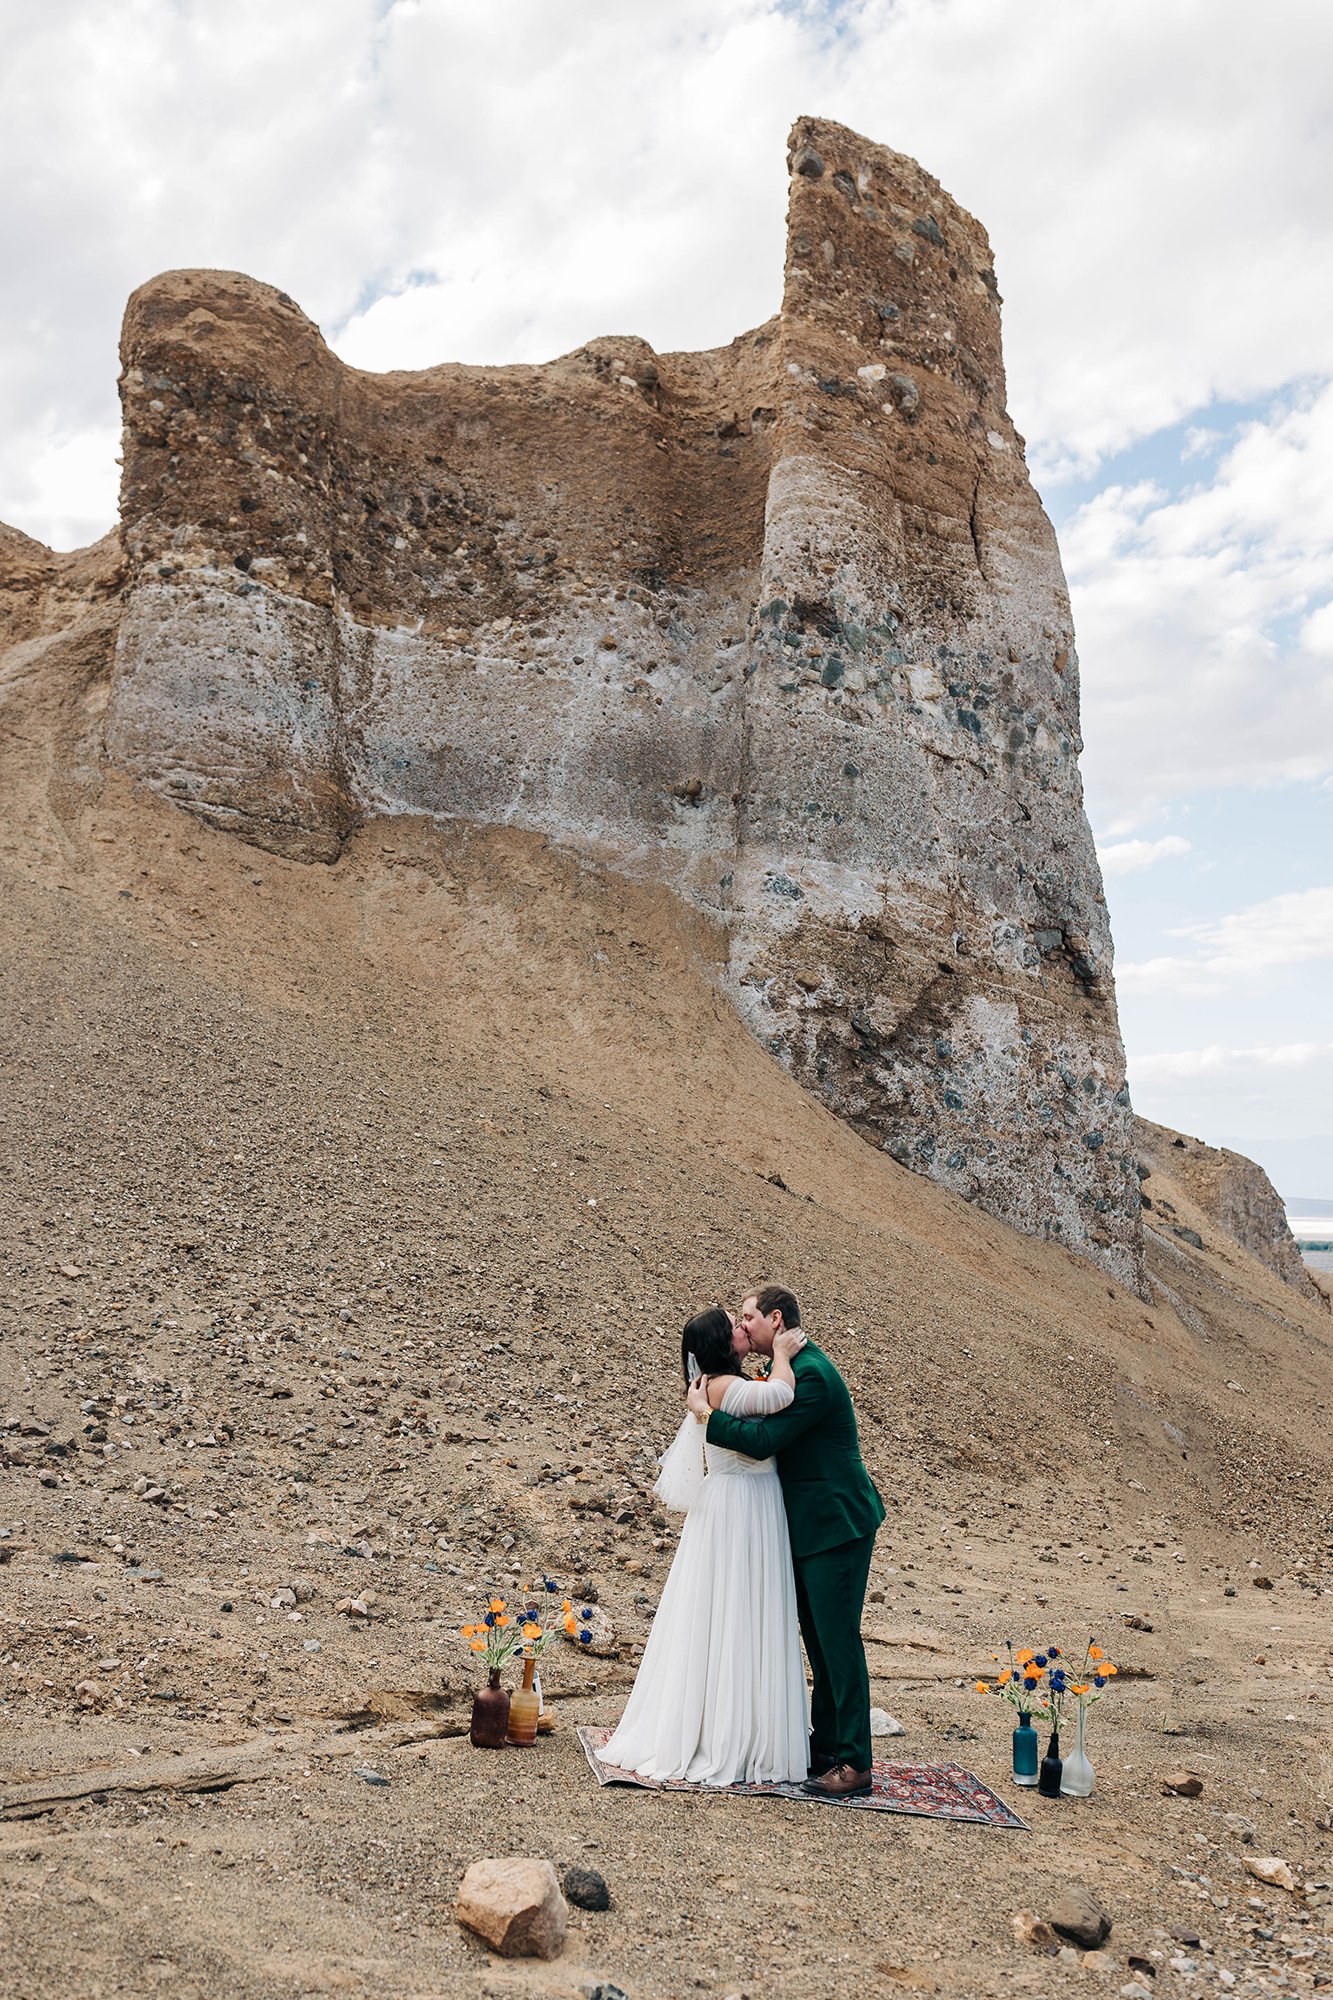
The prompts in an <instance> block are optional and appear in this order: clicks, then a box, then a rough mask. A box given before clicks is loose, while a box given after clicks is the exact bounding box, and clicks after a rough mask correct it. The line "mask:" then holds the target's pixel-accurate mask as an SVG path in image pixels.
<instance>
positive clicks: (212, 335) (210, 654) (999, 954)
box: [107, 119, 1140, 1284]
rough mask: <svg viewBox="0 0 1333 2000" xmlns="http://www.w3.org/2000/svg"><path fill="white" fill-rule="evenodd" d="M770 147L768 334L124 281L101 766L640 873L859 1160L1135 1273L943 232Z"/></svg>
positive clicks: (1074, 912)
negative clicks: (828, 1112) (117, 603)
mask: <svg viewBox="0 0 1333 2000" xmlns="http://www.w3.org/2000/svg"><path fill="white" fill-rule="evenodd" d="M789 164H790V168H791V197H790V221H789V235H788V253H787V269H786V281H785V289H784V298H783V305H782V311H781V313H780V314H779V316H778V317H777V318H776V319H775V320H773V321H770V322H769V323H768V325H766V326H764V327H761V328H759V329H757V330H756V331H755V332H753V333H749V334H744V335H741V336H740V337H738V338H737V339H736V340H734V341H733V342H732V343H731V344H730V346H728V347H726V348H722V349H718V350H716V351H714V352H711V353H706V354H678V355H665V356H658V355H655V354H653V353H652V352H651V350H650V349H649V348H647V347H646V345H645V344H644V343H643V342H642V341H641V340H638V339H636V338H634V337H632V336H628V335H626V336H617V337H612V338H602V339H597V340H592V341H589V342H588V343H587V345H586V346H584V347H582V348H580V349H578V350H577V351H576V352H574V353H573V354H570V355H566V356H564V357H563V358H562V359H560V360H558V361H554V362H551V363H549V364H547V365H545V366H543V367H506V368H476V367H463V366H453V365H444V366H440V367H437V368H430V369H425V370H422V371H420V372H418V373H413V374H391V375H367V374H364V373H362V372H360V371H358V370H355V369H351V368H347V367H346V366H344V365H343V364H342V363H341V362H339V361H338V360H337V358H336V357H335V356H334V355H332V354H331V353H330V352H329V350H328V348H327V347H326V346H325V344H324V342H323V341H322V339H321V338H320V335H319V332H318V330H317V328H315V327H314V326H313V325H312V324H311V322H310V321H309V320H307V319H306V318H305V316H304V314H303V313H301V311H300V310H299V308H298V307H297V306H295V305H294V304H293V302H292V301H291V300H290V299H289V298H287V297H286V295H285V294H283V293H281V292H277V291H274V290H272V289H271V288H270V287H268V286H265V285H260V284H257V283H256V282H255V281H254V280H252V279H249V278H245V277H241V276H239V275H237V274H235V273H229V272H209V271H194V272H172V273H168V274H167V275H165V276H164V277H161V278H158V279H155V280H153V281H152V283H150V284H149V285H146V286H144V287H143V288H142V289H141V290H140V291H139V292H137V293H136V294H135V295H134V297H133V298H132V299H131V301H130V304H129V308H128V311H127V314H126V321H125V330H124V337H123V343H122V354H123V361H124V372H123V375H122V391H123V398H124V407H125V474H124V482H123V492H122V512H123V536H124V542H125V550H126V564H127V570H126V574H127V589H126V599H125V606H124V611H123V614H122V618H121V626H120V634H119V641H118V648H117V660H116V669H115V675H114V680H113V687H112V694H111V701H110V706H109V709H108V717H107V744H108V748H109V751H110V754H111V755H112V756H113V757H114V758H116V759H117V760H119V761H120V762H121V763H122V764H124V765H125V766H126V767H127V768H129V769H130V770H132V771H134V772H135V773H136V774H137V775H138V776H140V777H141V778H143V779H144V780H145V781H146V782H148V783H149V784H151V785H153V786H154V787H156V788H158V789H160V790H162V791H163V792H165V793H166V794H167V795H168V796H170V797H172V798H173V799H175V800H176V801H177V802H178V803H179V804H180V805H181V806H183V807H185V808H186V809H187V810H190V811H194V812H197V813H200V814H202V815H203V816H205V817H207V818H208V819H210V820H212V821H213V822H214V823H215V824H218V825H221V826H225V827H228V828H230V829H232V830H234V831H236V832H237V833H239V834H241V835H243V836H244V837H245V838H247V839H250V840H253V841H255V842H257V843H259V844H261V845H265V846H269V847H273V848H277V849H279V850H280V851H283V852H286V853H288V854H292V855H295V856H298V857H301V858H304V859H307V860H311V861H318V860H330V859H332V858H334V857H335V856H336V855H337V853H338V851H339V847H340V843H341V841H342V839H343V837H344V836H345V834H346V831H347V830H348V828H349V827H350V826H351V825H352V824H354V823H355V821H356V819H357V818H358V817H360V816H363V815H366V814H371V813H394V812H412V813H426V814H431V815H434V816H436V817H437V818H439V819H441V820H446V819H450V818H462V819H469V820H476V821H482V822H489V823H496V822H502V823H504V824H507V825H514V826H518V827H527V828H530V829H532V830H534V831H537V832H541V833H543V834H545V835H547V836H549V837H551V838H554V839H557V840H560V841H563V842H567V843H570V844H573V845H577V846H579V847H580V848H582V849H584V850H585V851H589V852H592V853H594V854H596V855H598V856H599V857H601V858H602V859H603V860H605V861H606V862H607V863H608V864H609V865H611V866H614V867H619V868H622V869H626V870H632V871H634V872H637V873H643V874H651V875H653V876H655V877H657V878H658V879H660V880H663V881H665V882H667V883H668V884H670V885H671V887H673V888H674V889H675V890H676V891H677V892H678V893H679V894H681V895H683V896H685V897H687V898H688V899H689V900H690V901H691V902H693V903H695V904H696V905H698V906H699V907H701V908H703V909H705V910H707V911H709V912H710V913H712V914H713V915H715V916H717V917H718V918H719V919H720V920H722V921H723V923H724V924H725V925H726V927H727V934H728V950H729V959H728V964H727V970H726V974H725V977H726V982H727V985H728V987H729V990H730V992H731V994H732V997H733V998H734V1000H735V1001H736V1004H737V1005H738V1006H739V1008H740V1009H741V1011H742V1013H743V1015H744V1017H745V1019H746V1020H747V1021H748V1022H749V1024H750V1025H751V1027H752V1028H753V1030H754V1032H755V1033H756V1034H757V1035H759V1036H760V1037H761V1038H762V1039H763V1040H764V1041H765V1043H766V1044H767V1045H768V1046H769V1047H770V1048H771V1049H772V1050H773V1052H774V1054H775V1055H776V1056H777V1057H778V1058H779V1059H780V1060H781V1061H782V1062H784V1063H785V1064H787V1065H788V1066H789V1067H790V1068H791V1069H792V1070H793V1071H794V1072H795V1074H796V1075H797V1076H798V1077H799V1078H800V1079H801V1080H802V1081H803V1082H804V1083H805V1084H806V1085H808V1087H809V1088H810V1089H812V1090H813V1091H815V1092H817V1093H818V1094H819V1095H820V1096H822V1097H823V1098H824V1099H825V1100H826V1101H827V1102H828V1103H829V1104H830V1105H831V1106H832V1108H833V1109H834V1110H835V1111H837V1112H838V1114H839V1115H840V1116H842V1117H844V1118H845V1119H847V1120H848V1121H849V1122H850V1123H851V1124H853V1125H854V1126H855V1127H856V1128H857V1130H858V1131H860V1132H861V1133H862V1134H863V1135H864V1136H865V1137H866V1139H867V1140H868V1141H870V1143H872V1144H873V1145H875V1146H877V1147H882V1148H884V1149H886V1150H887V1151H889V1152H890V1153H892V1154H893V1155H894V1157H895V1158H897V1159H899V1160H901V1161H903V1162H905V1163H906V1164H908V1165H910V1166H912V1167H914V1168H916V1169H917V1170H919V1171H921V1172H925V1173H929V1174H931V1175H932V1176H933V1177H935V1178H936V1179H938V1180H941V1181H943V1182H945V1183H946V1184H947V1185H948V1186H950V1187H952V1188H954V1189H956V1190H957V1191H958V1192H959V1193H960V1194H962V1195H964V1196H966V1197H967V1198H968V1199H969V1200H972V1201H975V1202H978V1203H979V1204H981V1205H982V1206H984V1207H986V1208H988V1209H990V1210H991V1211H992V1212H993V1213H995V1214H996V1215H999V1216H1002V1217H1004V1218H1005V1220H1007V1221H1009V1222H1012V1223H1015V1224H1016V1225H1017V1226H1019V1227H1020V1228H1023V1229H1027V1230H1029V1231H1032V1232H1034V1233H1039V1234H1043V1235H1048V1236H1054V1237H1056V1238H1058V1239H1059V1240H1060V1241H1062V1242H1064V1243H1065V1244H1067V1245H1068V1247H1069V1248H1070V1249H1071V1250H1075V1251H1078V1252H1080V1253H1082V1254H1084V1255H1087V1256H1090V1257H1092V1258H1094V1259H1095V1260H1096V1261H1097V1262H1099V1263H1100V1264H1101V1265H1102V1266H1103V1267H1104V1268H1105V1269H1106V1270H1107V1271H1109V1272H1111V1273H1112V1274H1114V1275H1115V1276H1116V1277H1117V1278H1119V1279H1121V1280H1123V1281H1124V1282H1126V1283H1129V1284H1136V1283H1137V1282H1138V1280H1139V1274H1140V1261H1139V1259H1140V1237H1139V1209H1138V1182H1137V1176H1136V1173H1135V1166H1134V1160H1133V1157H1132V1145H1131V1136H1130V1113H1129V1106H1128V1098H1127V1094H1126V1092H1125V1088H1124V1060H1123V1053H1122V1050H1121V1046H1120V1041H1119V1035H1118V1030H1117V1025H1116V1014H1115V1000H1114V994H1113V990H1112V984H1111V973H1110V964H1111V960H1110V936H1109V931H1108V927H1107V920H1106V910H1105V905H1104V903H1103V901H1102V896H1101V884H1100V880H1099V876H1098V871H1097V862H1096V857H1095V854H1094V851H1093V846H1092V840H1091V836H1090V834H1089V831H1088V826H1087V822H1086V820H1085V818H1084V815H1083V810H1082V804H1081V794H1080V786H1079V778H1078V769H1077V761H1076V759H1077V752H1078V748H1079V740H1078V690H1077V669H1076V664H1075V658H1074V650H1073V635H1072V630H1071V625H1070V616H1069V604H1068V598H1067V594H1066V591H1065V586H1064V580H1063V577H1062V575H1061V571H1060V563H1059V556H1058V552H1057V550H1056V546H1055V539H1054V536H1053V534H1052V531H1051V528H1050V524H1049V522H1048V521H1047V519H1046V517H1045V515H1044V513H1043V512H1042V509H1041V506H1040V503H1039V502H1038V500H1037V497H1036V495H1035V493H1034V492H1033V491H1032V488H1031V486H1030V484H1029V482H1028V479H1027V474H1026V470H1025V468H1024V465H1023V445H1022V439H1021V438H1020V437H1019V436H1018V435H1017V433H1016V432H1015V430H1014V428H1013V425H1012V423H1011V422H1010V419H1009V416H1008V413H1007V411H1006V409H1005V406H1004V375H1003V366H1002V362H1001V355H1000V323H999V298H998V294H997V292H996V287H995V277H994V272H993V270H992V267H991V259H990V253H989V249H988V246H987V243H986V238H985V235H984V233H983V231H982V230H981V228H980V227H979V225H978V224H977V223H976V222H974V221H973V220H972V219H971V217H969V216H967V215H966V214H964V213H963V211H962V210H961V209H959V208H958V206H957V205H956V204H955V203H954V202H953V201H951V200H950V198H949V197H948V196H947V195H946V194H945V193H944V192H943V191H942V190H941V188H940V187H939V186H938V184H937V183H936V182H935V181H933V180H932V179H931V178H930V177H929V176H928V175H927V174H925V173H923V172H922V170H921V169H920V167H918V166H917V165H916V164H915V162H913V161H911V160H908V159H905V158H904V157H903V156H902V155H900V154H896V153H892V152H889V151H888V150H886V149H885V148H882V147H877V146H874V145H871V144H870V143H869V142H868V141H866V140H864V139H861V138H859V137H857V135H856V134H855V133H852V132H849V131H846V130H845V129H843V128H842V127H840V126H835V125H830V124H826V123H823V122H820V121H816V120H809V119H803V120H801V121H800V122H799V123H798V125H797V127H796V128H795V130H794V132H793V134H792V142H791V153H790V162H789Z"/></svg>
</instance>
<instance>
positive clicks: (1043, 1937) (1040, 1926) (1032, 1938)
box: [1013, 1910, 1059, 1952]
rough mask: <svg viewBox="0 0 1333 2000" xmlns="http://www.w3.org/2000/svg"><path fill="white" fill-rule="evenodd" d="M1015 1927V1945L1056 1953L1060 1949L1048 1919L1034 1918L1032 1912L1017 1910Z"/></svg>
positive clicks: (1014, 1920) (1014, 1918)
mask: <svg viewBox="0 0 1333 2000" xmlns="http://www.w3.org/2000/svg"><path fill="white" fill-rule="evenodd" d="M1013 1926H1014V1942H1015V1944H1025V1945H1027V1946H1028V1947H1029V1948H1030V1949H1031V1950H1032V1951H1044V1952H1054V1951H1057V1950H1058V1949H1059V1939H1058V1938H1057V1937H1056V1935H1055V1932H1054V1931H1053V1930H1052V1929H1051V1927H1050V1925H1049V1924H1048V1923H1047V1922H1046V1919H1045V1918H1044V1917H1038V1916H1034V1914H1033V1912H1032V1911H1031V1910H1016V1911H1015V1912H1014V1917H1013Z"/></svg>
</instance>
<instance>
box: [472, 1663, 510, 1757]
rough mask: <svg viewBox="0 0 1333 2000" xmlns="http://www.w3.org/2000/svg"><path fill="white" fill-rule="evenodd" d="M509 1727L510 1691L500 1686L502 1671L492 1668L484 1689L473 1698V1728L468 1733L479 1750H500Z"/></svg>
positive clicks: (478, 1690) (478, 1691)
mask: <svg viewBox="0 0 1333 2000" xmlns="http://www.w3.org/2000/svg"><path fill="white" fill-rule="evenodd" d="M508 1727H509V1690H508V1689H507V1688H502V1687H501V1685H500V1669H499V1668H498V1667H492V1668H491V1670H490V1673H489V1675H488V1676H487V1679H486V1685H485V1687H484V1688H478V1689H477V1692H476V1693H475V1694H474V1695H473V1697H472V1727H471V1729H470V1730H469V1731H468V1735H469V1737H470V1739H471V1741H472V1742H473V1743H474V1744H475V1746H476V1748H477V1749H478V1750H498V1749H499V1748H500V1746H501V1745H502V1744H503V1742H504V1740H505V1731H506V1730H507V1729H508Z"/></svg>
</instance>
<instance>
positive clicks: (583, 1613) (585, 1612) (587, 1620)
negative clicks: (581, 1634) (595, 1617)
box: [579, 1604, 592, 1625]
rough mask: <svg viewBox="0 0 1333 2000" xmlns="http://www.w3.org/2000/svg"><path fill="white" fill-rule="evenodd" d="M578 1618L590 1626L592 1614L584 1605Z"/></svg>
mask: <svg viewBox="0 0 1333 2000" xmlns="http://www.w3.org/2000/svg"><path fill="white" fill-rule="evenodd" d="M579 1617H580V1618H581V1619H582V1620H583V1622H584V1624H585V1625H591V1623H592V1612H591V1611H590V1610H589V1609H588V1606H587V1605H586V1604H585V1605H584V1607H583V1609H582V1611H580V1613H579Z"/></svg>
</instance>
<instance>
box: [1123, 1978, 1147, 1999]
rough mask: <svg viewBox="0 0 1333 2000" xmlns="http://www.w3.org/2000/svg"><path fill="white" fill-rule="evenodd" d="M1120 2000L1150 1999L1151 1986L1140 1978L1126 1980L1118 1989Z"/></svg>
mask: <svg viewBox="0 0 1333 2000" xmlns="http://www.w3.org/2000/svg"><path fill="white" fill-rule="evenodd" d="M1120 2000H1152V1988H1151V1986H1145V1985H1144V1983H1143V1981H1142V1980H1141V1979H1129V1980H1126V1982H1125V1984H1124V1985H1123V1986H1122V1987H1121V1989H1120Z"/></svg>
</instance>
